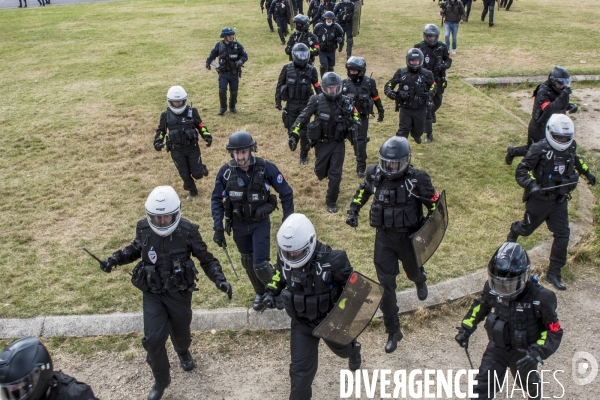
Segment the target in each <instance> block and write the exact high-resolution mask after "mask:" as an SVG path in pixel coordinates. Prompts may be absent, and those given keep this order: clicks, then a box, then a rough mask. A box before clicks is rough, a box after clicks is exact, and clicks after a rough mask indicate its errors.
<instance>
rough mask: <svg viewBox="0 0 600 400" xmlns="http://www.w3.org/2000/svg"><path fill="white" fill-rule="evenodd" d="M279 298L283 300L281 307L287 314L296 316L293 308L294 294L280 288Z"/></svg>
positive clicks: (292, 316)
mask: <svg viewBox="0 0 600 400" xmlns="http://www.w3.org/2000/svg"><path fill="white" fill-rule="evenodd" d="M281 299H282V300H283V307H284V308H285V311H286V312H287V313H288V315H289V316H290V317H291V318H296V317H297V316H298V315H297V314H296V311H295V310H294V296H293V295H292V293H290V291H289V290H282V291H281Z"/></svg>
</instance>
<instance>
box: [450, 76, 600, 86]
mask: <svg viewBox="0 0 600 400" xmlns="http://www.w3.org/2000/svg"><path fill="white" fill-rule="evenodd" d="M547 79H548V76H547V75H543V76H541V75H538V76H504V77H498V78H463V79H462V81H463V82H465V83H468V84H470V85H473V86H481V85H487V84H495V85H519V84H521V83H527V82H532V83H542V82H545V81H546V80H547ZM571 81H572V82H581V81H600V75H571Z"/></svg>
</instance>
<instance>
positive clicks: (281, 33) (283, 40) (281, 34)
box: [277, 29, 285, 45]
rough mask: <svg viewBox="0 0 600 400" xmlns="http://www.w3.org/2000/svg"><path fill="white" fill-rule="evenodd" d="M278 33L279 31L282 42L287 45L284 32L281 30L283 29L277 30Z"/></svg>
mask: <svg viewBox="0 0 600 400" xmlns="http://www.w3.org/2000/svg"><path fill="white" fill-rule="evenodd" d="M277 33H279V39H281V44H282V45H285V37H284V36H283V32H281V30H279V29H278V30H277Z"/></svg>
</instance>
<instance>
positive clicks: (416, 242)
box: [411, 191, 448, 266]
mask: <svg viewBox="0 0 600 400" xmlns="http://www.w3.org/2000/svg"><path fill="white" fill-rule="evenodd" d="M446 229H448V208H447V206H446V191H442V194H441V195H440V198H439V199H438V202H437V205H436V208H435V211H434V212H433V214H432V215H431V216H430V217H429V218H428V219H427V221H426V222H425V224H423V226H422V227H421V229H419V230H418V231H417V232H416V233H415V234H413V235H412V236H411V242H412V247H413V250H414V252H415V257H417V262H418V264H419V265H421V266H422V265H424V264H425V263H426V262H427V260H429V259H430V258H431V256H432V255H433V253H435V251H436V250H437V248H438V247H439V245H440V243H442V240H443V239H444V234H445V233H446Z"/></svg>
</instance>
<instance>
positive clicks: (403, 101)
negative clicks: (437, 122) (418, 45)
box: [396, 68, 429, 110]
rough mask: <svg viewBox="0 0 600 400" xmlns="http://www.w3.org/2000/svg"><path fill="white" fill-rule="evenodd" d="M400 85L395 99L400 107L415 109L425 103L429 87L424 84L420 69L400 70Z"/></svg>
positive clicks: (423, 75)
mask: <svg viewBox="0 0 600 400" xmlns="http://www.w3.org/2000/svg"><path fill="white" fill-rule="evenodd" d="M400 71H401V78H400V79H401V80H400V86H399V88H398V96H397V97H396V100H397V102H398V105H399V106H400V107H405V108H409V109H411V110H417V109H419V108H422V107H423V106H424V105H425V104H426V103H427V97H428V93H429V88H428V87H427V86H426V84H425V81H424V78H425V74H424V73H423V71H422V70H419V71H418V72H410V71H409V70H408V68H402V69H401V70H400Z"/></svg>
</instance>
